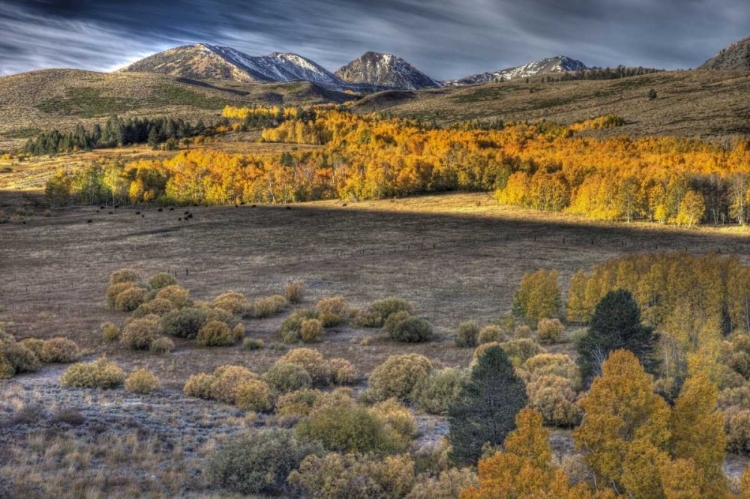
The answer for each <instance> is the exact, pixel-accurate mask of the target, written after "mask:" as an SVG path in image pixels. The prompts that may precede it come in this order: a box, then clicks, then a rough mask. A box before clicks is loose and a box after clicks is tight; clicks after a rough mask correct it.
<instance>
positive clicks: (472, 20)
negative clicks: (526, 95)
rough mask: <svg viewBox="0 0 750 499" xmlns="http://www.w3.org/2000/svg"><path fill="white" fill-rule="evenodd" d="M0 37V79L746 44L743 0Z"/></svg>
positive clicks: (0, 15) (23, 32) (360, 4)
mask: <svg viewBox="0 0 750 499" xmlns="http://www.w3.org/2000/svg"><path fill="white" fill-rule="evenodd" d="M0 33H2V34H0V75H8V74H13V73H18V72H22V71H29V70H33V69H42V68H51V67H73V68H82V69H91V70H97V71H110V70H114V69H117V68H120V67H123V66H125V65H127V64H129V63H131V62H133V61H135V60H138V59H140V58H142V57H145V56H148V55H151V54H153V53H156V52H159V51H162V50H165V49H167V48H170V47H174V46H178V45H186V44H192V43H198V42H206V43H212V44H219V45H228V46H231V47H234V48H236V49H238V50H241V51H243V52H247V53H248V54H251V55H263V54H267V53H270V52H295V53H297V54H300V55H302V56H305V57H307V58H310V59H313V60H314V61H316V62H318V63H319V64H321V65H323V66H324V67H326V68H328V69H330V70H332V71H333V70H336V69H337V68H338V67H340V66H341V65H343V64H345V63H347V62H349V61H350V60H352V59H354V58H356V57H358V56H359V55H361V54H362V53H364V52H366V51H368V50H373V51H377V52H390V53H394V54H396V55H399V56H401V57H403V58H404V59H406V60H407V61H409V62H410V63H412V64H413V65H415V66H416V67H417V68H419V69H421V70H422V71H424V72H425V73H427V74H428V75H430V76H432V77H434V78H438V79H448V78H458V77H463V76H467V75H469V74H473V73H478V72H482V71H494V70H498V69H503V68H506V67H511V66H516V65H520V64H523V63H526V62H530V61H533V60H537V59H541V58H544V57H549V56H554V55H567V56H570V57H573V58H575V59H579V60H581V61H583V62H584V63H586V64H587V65H589V66H616V65H618V64H624V65H627V66H647V67H656V68H664V69H677V68H691V67H695V66H698V65H700V64H701V63H703V62H704V61H705V60H706V59H708V58H710V57H712V56H713V55H715V54H716V52H717V51H718V50H719V49H721V48H722V47H724V46H726V45H728V44H730V43H732V42H734V41H737V40H740V39H742V38H745V37H747V36H750V0H436V1H431V0H384V1H378V0H265V1H262V2H261V1H255V0H202V1H198V0H114V1H105V0H0Z"/></svg>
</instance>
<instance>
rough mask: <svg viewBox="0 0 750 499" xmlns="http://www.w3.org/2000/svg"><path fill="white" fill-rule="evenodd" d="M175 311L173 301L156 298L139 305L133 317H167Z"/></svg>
mask: <svg viewBox="0 0 750 499" xmlns="http://www.w3.org/2000/svg"><path fill="white" fill-rule="evenodd" d="M174 309H175V306H174V304H173V303H172V302H171V301H169V300H165V299H163V298H156V299H153V300H151V301H147V302H146V303H143V304H141V305H139V306H138V308H136V309H135V310H134V311H133V317H136V318H139V317H144V316H146V315H152V314H153V315H158V316H159V317H161V316H164V315H167V314H168V313H169V312H171V311H172V310H174Z"/></svg>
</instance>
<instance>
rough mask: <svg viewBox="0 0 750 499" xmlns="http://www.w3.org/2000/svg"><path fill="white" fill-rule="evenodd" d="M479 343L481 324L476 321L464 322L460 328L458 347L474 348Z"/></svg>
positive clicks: (457, 339)
mask: <svg viewBox="0 0 750 499" xmlns="http://www.w3.org/2000/svg"><path fill="white" fill-rule="evenodd" d="M478 342H479V324H477V323H476V322H474V321H471V322H462V323H461V324H459V326H458V334H457V335H456V346H457V347H459V348H469V347H470V348H474V347H476V346H477V343H478Z"/></svg>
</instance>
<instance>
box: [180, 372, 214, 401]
mask: <svg viewBox="0 0 750 499" xmlns="http://www.w3.org/2000/svg"><path fill="white" fill-rule="evenodd" d="M214 381H215V379H214V377H213V376H212V375H210V374H206V373H200V374H195V375H193V376H190V377H189V378H188V380H187V382H186V383H185V386H184V387H183V388H182V391H183V393H185V395H187V396H188V397H196V398H199V399H204V400H210V399H211V385H212V384H213V382H214Z"/></svg>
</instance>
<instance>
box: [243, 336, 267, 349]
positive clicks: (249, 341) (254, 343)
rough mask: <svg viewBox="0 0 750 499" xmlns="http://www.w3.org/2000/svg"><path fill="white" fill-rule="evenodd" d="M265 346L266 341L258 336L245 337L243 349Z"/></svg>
mask: <svg viewBox="0 0 750 499" xmlns="http://www.w3.org/2000/svg"><path fill="white" fill-rule="evenodd" d="M264 347H265V343H263V340H259V339H256V338H245V339H244V340H243V341H242V349H243V350H263V348H264Z"/></svg>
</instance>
